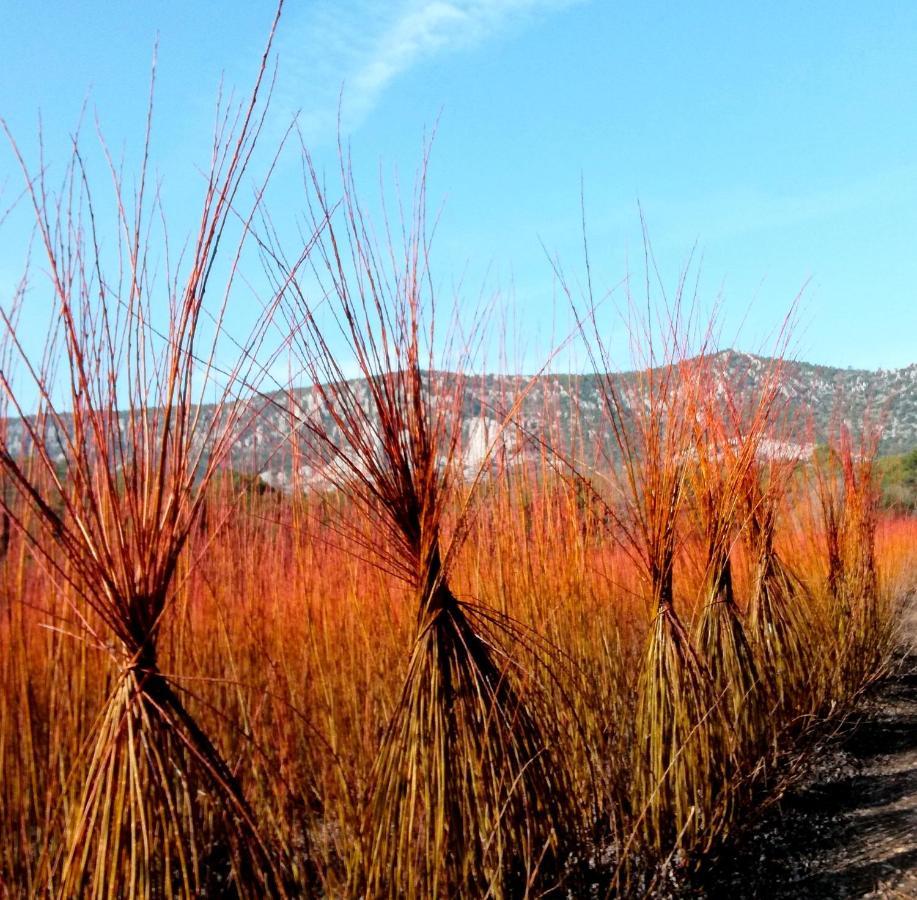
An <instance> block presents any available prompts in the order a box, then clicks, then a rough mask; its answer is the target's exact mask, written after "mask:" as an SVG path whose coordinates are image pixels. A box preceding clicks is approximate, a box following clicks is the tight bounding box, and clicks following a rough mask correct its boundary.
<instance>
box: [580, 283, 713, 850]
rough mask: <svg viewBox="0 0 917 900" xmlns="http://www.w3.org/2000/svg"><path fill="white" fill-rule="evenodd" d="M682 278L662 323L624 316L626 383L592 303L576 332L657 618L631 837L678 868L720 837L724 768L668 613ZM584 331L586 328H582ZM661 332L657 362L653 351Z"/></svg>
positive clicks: (627, 528)
mask: <svg viewBox="0 0 917 900" xmlns="http://www.w3.org/2000/svg"><path fill="white" fill-rule="evenodd" d="M683 287H684V281H682V283H681V284H680V285H679V290H678V294H677V297H676V299H675V302H674V304H673V305H672V306H666V307H665V308H664V309H663V311H662V314H661V320H660V321H659V322H658V323H654V322H653V321H651V320H646V321H645V322H644V326H643V330H641V329H640V327H639V326H638V325H635V324H634V323H635V322H639V318H632V319H631V321H630V323H629V325H630V336H631V343H632V353H633V355H634V358H635V360H636V361H639V362H641V363H644V364H645V366H644V368H643V370H642V371H641V372H640V374H638V375H635V376H633V378H634V381H633V383H631V384H629V385H627V384H626V383H625V382H622V381H619V380H618V377H617V376H613V375H611V374H608V373H610V372H612V371H613V370H612V366H611V364H610V359H609V356H608V353H607V351H606V349H605V345H604V344H603V342H602V338H601V336H600V333H599V328H598V325H597V321H596V317H595V306H594V304H593V303H592V302H591V300H590V306H589V309H588V317H584V319H583V320H582V325H583V327H582V331H583V336H584V338H585V339H586V342H587V346H588V348H589V353H590V358H591V361H592V364H593V367H594V368H595V370H596V372H597V373H603V374H599V375H598V381H599V386H600V390H601V393H600V396H601V400H602V411H603V415H604V421H605V423H606V424H607V429H608V441H607V444H608V446H609V447H610V449H609V450H606V451H605V452H606V453H607V456H606V467H607V468H608V469H611V470H612V471H613V472H614V473H615V474H614V477H613V487H614V489H615V496H614V498H613V499H612V500H610V501H606V514H607V516H608V517H609V519H610V520H611V521H613V522H614V524H615V526H616V532H617V536H618V539H619V540H620V541H621V543H622V546H623V548H624V549H625V550H626V552H627V553H628V555H629V557H630V558H631V560H632V561H633V563H634V564H635V566H636V567H637V569H638V571H639V572H640V574H641V578H642V580H643V582H644V584H645V586H646V597H647V600H648V601H649V602H650V603H651V604H652V609H654V610H655V617H654V619H653V624H652V628H651V632H650V635H649V640H648V643H647V647H646V651H645V654H644V659H643V664H642V667H641V669H640V674H639V677H638V684H637V700H636V713H635V725H634V728H635V743H634V755H633V763H632V770H633V790H632V796H633V809H632V810H631V815H632V823H633V824H632V826H631V828H632V834H633V835H634V836H635V837H637V838H638V839H639V842H640V844H641V845H642V847H643V849H644V851H645V852H647V853H648V854H650V856H651V857H653V858H654V859H656V860H657V861H660V862H661V861H664V860H666V859H667V858H669V857H671V856H672V854H676V853H677V854H679V856H680V857H681V859H682V860H683V861H687V860H688V859H689V858H690V857H691V855H692V854H694V853H695V852H696V851H698V850H701V849H702V848H704V847H707V846H709V845H710V844H711V843H712V842H713V841H714V840H715V839H716V836H717V834H718V828H719V826H720V824H721V821H722V814H723V811H724V807H723V803H722V799H721V798H722V793H723V785H724V781H725V770H724V760H723V758H722V753H720V752H719V751H718V746H717V744H718V736H719V735H720V734H721V733H722V728H723V723H722V722H721V721H720V719H719V717H720V716H721V712H720V708H719V706H718V704H717V702H716V698H715V697H714V695H713V691H712V685H711V682H710V678H709V674H708V673H707V671H706V667H705V665H704V663H703V662H702V660H701V659H700V658H699V657H698V655H697V653H696V652H695V649H694V647H693V645H692V642H691V638H690V635H689V634H688V632H687V630H686V629H685V627H684V625H683V624H682V622H681V620H680V618H679V616H678V614H677V612H676V609H675V593H674V567H675V560H676V556H677V554H678V550H679V542H680V539H679V534H680V521H681V518H682V515H683V512H684V509H683V508H684V501H685V496H686V492H687V487H688V464H689V459H690V454H691V442H692V434H691V419H690V412H691V404H690V397H689V390H688V386H689V385H690V383H691V381H690V379H691V377H692V375H691V366H690V365H689V364H688V352H687V346H686V339H687V334H686V333H685V328H686V326H685V324H684V322H683V321H682V311H681V300H682V290H683ZM589 329H591V330H589ZM657 330H658V332H660V333H661V334H662V335H663V340H662V346H661V360H660V359H657V352H658V349H659V348H657V347H656V346H655V344H656V343H658V341H659V338H658V337H656V336H655V334H654V332H655V331H657Z"/></svg>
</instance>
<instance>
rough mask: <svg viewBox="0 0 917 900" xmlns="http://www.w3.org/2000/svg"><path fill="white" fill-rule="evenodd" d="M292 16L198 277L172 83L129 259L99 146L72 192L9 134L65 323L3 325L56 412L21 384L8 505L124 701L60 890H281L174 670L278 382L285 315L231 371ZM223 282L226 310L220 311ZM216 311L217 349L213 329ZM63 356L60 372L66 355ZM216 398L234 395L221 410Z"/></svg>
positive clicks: (45, 871) (68, 838) (61, 859)
mask: <svg viewBox="0 0 917 900" xmlns="http://www.w3.org/2000/svg"><path fill="white" fill-rule="evenodd" d="M279 15H280V8H279V7H278V10H277V16H278V17H279ZM276 25H277V19H276V18H275V20H274V24H273V27H272V29H271V33H270V37H269V39H268V43H267V47H266V49H265V53H264V56H263V58H262V60H261V65H260V68H259V71H258V75H257V78H256V80H255V85H254V88H253V90H252V92H251V94H250V96H249V97H248V99H247V100H245V101H244V102H242V103H239V104H238V105H235V104H224V103H222V102H221V103H220V104H219V105H218V110H217V122H216V128H215V131H214V136H213V145H212V148H211V160H210V171H209V173H208V174H207V175H206V178H205V191H204V197H203V204H202V209H201V216H200V222H199V225H198V228H197V231H196V233H195V234H194V235H193V238H192V240H191V242H190V245H189V246H188V248H187V249H185V250H184V251H183V252H182V254H181V256H180V259H179V260H178V261H177V265H174V266H173V265H172V263H173V260H172V258H171V257H170V246H169V239H168V235H167V234H166V233H165V231H163V233H162V234H159V233H158V232H157V230H156V223H157V221H159V220H160V217H161V216H162V217H163V221H164V214H163V212H162V209H161V207H160V202H159V192H158V187H157V186H155V185H153V184H152V183H151V179H150V177H149V173H148V159H149V155H150V134H151V125H152V109H153V103H152V94H153V91H152V89H151V94H150V106H149V110H148V115H147V129H146V139H145V143H144V149H143V162H142V164H141V167H140V170H139V173H138V176H137V180H136V186H135V188H134V190H133V192H132V193H131V192H129V191H127V190H125V188H124V186H123V176H122V173H121V171H120V170H119V169H118V168H117V167H116V166H115V164H114V163H113V162H112V161H111V159H110V157H108V154H107V150H106V152H105V155H106V158H107V159H108V160H109V165H110V171H111V179H112V182H113V185H114V205H115V211H116V214H115V219H114V226H115V228H114V232H113V234H115V235H117V244H116V248H115V249H114V250H112V249H110V248H103V246H102V243H101V237H100V236H99V235H100V232H99V231H98V230H97V229H98V228H99V225H100V223H101V221H102V213H101V209H100V206H99V201H98V196H97V194H98V192H97V191H93V190H92V189H91V178H90V174H89V169H88V167H87V165H86V164H85V163H84V156H83V152H82V150H81V148H80V145H79V142H78V139H74V142H73V147H72V154H71V157H70V161H69V165H68V167H67V169H66V174H65V177H64V178H63V181H62V184H61V187H60V189H59V190H58V191H57V192H56V193H55V192H54V191H53V189H52V187H51V185H50V184H49V176H48V171H49V169H48V167H47V166H46V164H45V160H44V159H43V158H42V159H41V160H40V161H39V163H40V165H39V173H38V175H35V176H33V175H32V174H31V173H30V171H29V168H28V166H27V163H26V161H25V160H24V158H23V156H22V155H21V154H20V152H19V149H18V147H17V145H16V143H15V142H14V141H13V140H12V138H10V141H11V146H12V148H13V152H14V154H15V155H16V157H17V159H18V161H19V164H20V166H21V169H22V172H23V175H24V178H25V181H26V196H27V198H28V200H29V201H30V202H31V205H32V208H33V210H34V216H35V223H36V232H37V237H38V243H39V245H40V247H41V248H42V250H43V252H44V257H45V264H46V268H47V272H48V277H49V280H50V285H51V289H52V295H53V300H54V312H53V316H52V329H51V333H50V336H49V338H48V344H47V348H46V350H45V354H44V356H43V358H42V359H41V360H39V361H35V360H34V359H33V357H32V356H31V355H30V354H29V352H28V351H27V349H26V344H25V341H24V340H22V341H21V340H20V332H19V329H18V328H17V324H16V322H15V321H14V319H13V317H12V316H11V315H10V314H9V313H8V312H3V313H2V317H3V323H4V325H5V328H6V340H7V341H8V346H9V347H10V348H12V352H13V353H14V355H15V357H16V360H15V361H16V363H17V365H18V366H19V368H20V369H21V370H22V372H23V374H24V376H25V380H26V382H27V383H28V384H29V385H30V387H29V391H31V392H33V393H35V394H36V395H37V397H38V405H39V409H38V414H37V415H27V412H28V410H27V409H26V405H25V404H26V401H24V400H22V399H21V398H22V397H23V396H24V395H23V393H22V392H21V390H20V389H19V388H18V387H17V386H16V384H15V383H14V382H15V379H14V378H13V376H12V374H11V371H10V369H9V368H7V367H5V368H4V369H3V370H2V371H0V384H2V388H3V390H4V392H5V394H6V397H7V399H8V402H9V405H10V407H11V409H12V410H13V411H15V413H16V415H18V416H19V418H20V422H21V424H22V428H23V429H24V438H23V440H22V442H21V444H20V443H19V442H16V443H15V444H13V443H11V439H10V432H9V431H4V432H3V433H0V471H2V473H3V476H4V478H5V479H6V481H7V483H8V485H9V490H8V491H7V490H4V491H3V492H2V494H0V497H2V499H0V503H2V505H3V509H4V512H5V514H6V515H7V516H9V517H10V519H11V520H12V521H13V522H14V524H15V525H16V526H17V527H18V528H19V530H20V532H21V533H22V535H23V537H24V538H25V540H26V541H27V542H28V543H29V545H30V548H31V551H32V553H33V554H34V556H35V557H36V559H37V560H38V562H39V563H40V564H41V565H42V566H43V568H44V569H45V570H46V571H47V572H48V573H49V574H50V575H51V577H52V578H53V580H54V581H55V583H56V584H57V586H58V597H59V602H60V604H61V606H62V607H64V609H63V611H62V617H63V618H64V619H69V620H70V622H72V623H73V627H74V628H76V629H77V634H78V637H80V638H81V639H82V640H84V641H85V642H86V644H87V646H88V647H90V648H96V649H97V651H101V652H106V653H107V654H108V655H109V656H110V659H111V667H110V673H111V676H110V677H111V681H110V689H109V690H108V698H107V701H106V702H105V706H104V709H102V710H101V712H100V713H99V715H98V718H97V721H96V723H95V725H94V727H93V729H92V732H91V735H90V737H89V739H88V741H87V743H86V744H85V746H84V749H83V751H82V753H81V754H80V756H79V757H78V759H77V760H76V763H75V766H74V769H73V771H72V773H71V776H70V780H69V783H70V785H79V787H78V788H68V790H75V791H76V792H77V797H78V800H77V802H76V803H75V804H74V803H68V804H66V805H65V804H64V798H60V799H59V801H58V805H57V807H56V809H57V810H58V811H57V812H52V813H51V815H52V816H53V817H55V818H56V819H58V820H61V821H58V822H56V823H52V827H50V829H49V837H48V838H47V839H46V840H45V844H44V848H43V851H42V861H41V864H40V868H39V871H40V875H39V882H40V887H39V890H40V892H42V893H47V894H50V895H54V896H60V897H74V896H86V897H114V896H124V897H126V896H130V897H171V896H182V897H192V896H200V895H202V894H203V893H206V892H208V891H209V892H211V893H213V892H214V891H220V892H221V895H223V896H225V895H249V896H263V895H265V894H275V893H280V892H282V885H281V881H280V878H279V873H278V869H277V866H276V864H275V862H274V860H273V859H272V857H271V854H270V853H269V852H268V850H267V849H266V847H265V844H264V842H263V841H262V838H261V836H260V834H259V829H258V827H257V824H256V822H255V817H254V814H253V812H252V810H251V809H250V807H249V805H248V803H247V802H246V799H245V797H244V795H243V792H242V787H241V785H240V784H239V782H238V780H237V778H236V775H235V773H234V772H233V770H232V769H231V767H230V766H229V764H228V763H227V761H226V760H225V759H224V758H223V757H222V756H221V754H220V751H219V749H218V748H217V747H216V746H215V745H214V744H213V742H212V741H211V740H210V738H209V737H208V735H207V734H206V733H205V731H204V730H203V729H202V727H201V726H200V725H199V723H198V721H197V720H196V719H195V717H194V715H193V714H192V712H191V711H190V710H189V708H188V707H187V706H186V705H185V701H184V699H183V697H182V694H181V693H180V692H179V690H178V689H177V688H176V686H175V685H174V683H173V681H172V679H171V678H170V677H167V676H166V675H165V674H164V672H163V669H162V663H161V660H160V645H161V643H162V640H161V639H162V635H163V632H164V629H165V628H166V627H167V623H168V620H169V612H170V606H171V603H170V601H171V599H172V597H173V596H174V593H175V590H176V589H177V584H176V582H177V580H178V579H179V577H180V573H181V571H182V570H183V568H182V567H183V564H182V563H181V560H182V559H183V554H184V551H185V548H186V544H187V541H188V537H189V533H190V532H191V531H192V529H193V528H194V526H195V523H196V522H197V521H198V519H199V516H200V512H201V505H202V502H203V498H204V495H205V492H206V490H207V487H208V485H209V484H210V482H211V480H212V478H213V477H214V474H215V473H216V472H217V470H218V468H219V466H220V465H221V462H222V461H223V460H224V459H225V458H226V457H227V454H228V452H229V449H230V447H231V446H232V445H233V443H234V441H235V440H236V439H237V437H238V435H239V433H240V431H241V429H242V428H243V427H244V425H245V422H246V421H247V419H248V417H249V416H250V415H252V414H253V407H252V406H251V405H250V404H248V403H246V402H244V401H243V400H242V399H240V398H239V397H238V396H237V393H236V391H237V390H238V386H239V385H241V384H248V383H252V382H254V381H255V380H256V379H257V375H258V371H259V369H258V367H255V366H254V364H253V363H251V362H250V361H251V360H252V359H253V358H254V355H255V354H256V353H257V352H258V351H259V350H260V349H261V348H262V346H263V344H264V340H265V336H266V329H267V327H268V323H269V320H270V315H271V308H270V307H271V304H267V305H266V308H265V310H264V315H263V316H261V317H259V318H258V320H257V322H256V323H255V325H254V326H253V329H252V331H251V333H250V335H249V337H248V338H247V340H246V341H245V344H244V348H245V352H244V353H243V354H242V355H241V357H240V361H239V362H238V363H237V364H236V365H235V366H234V367H233V369H232V370H231V371H229V372H223V373H222V375H223V376H224V378H225V380H224V381H223V383H222V384H220V383H219V382H218V380H217V379H216V377H215V375H214V368H213V365H214V360H215V356H216V353H217V350H218V344H219V337H220V335H221V332H222V329H223V320H224V314H225V310H226V306H227V301H228V297H229V293H230V290H231V288H232V285H233V283H234V276H235V272H236V268H237V265H238V263H239V259H240V255H241V253H242V249H243V246H244V244H245V242H246V237H247V235H248V232H249V223H250V221H251V214H250V215H249V216H248V217H246V216H245V215H244V214H243V215H241V216H240V214H239V212H238V210H237V209H236V208H235V206H234V205H235V203H236V201H237V195H238V192H239V189H240V186H241V184H242V179H243V175H244V173H245V171H246V168H247V166H248V163H249V161H250V159H251V156H252V152H253V149H254V146H255V142H256V139H257V137H258V134H259V132H260V130H261V127H262V124H263V116H264V112H265V109H266V105H265V104H264V103H263V102H262V99H261V98H262V95H263V94H264V93H265V92H266V91H267V90H268V89H269V84H268V82H267V79H266V77H265V76H266V72H267V64H268V55H269V52H270V47H271V42H272V40H273V35H274V29H275V28H276ZM7 134H8V136H9V132H7ZM103 149H104V144H103ZM262 192H263V186H261V187H259V188H258V189H257V190H256V200H255V202H254V207H255V208H257V205H258V203H259V202H260V197H261V194H262ZM237 217H238V221H239V228H238V235H239V236H238V239H237V243H236V245H235V249H234V250H232V251H230V252H228V253H227V254H226V255H225V256H224V255H223V254H221V253H219V251H220V248H221V245H223V244H225V243H226V242H228V241H231V240H236V238H232V237H230V233H229V231H228V230H227V224H228V222H229V221H230V220H231V219H233V220H235V219H236V218H237ZM230 246H232V245H230ZM218 258H222V260H223V262H222V263H221V264H223V265H225V267H226V270H227V272H228V274H227V277H226V281H225V284H224V286H223V288H220V287H215V286H214V285H213V284H212V282H213V281H214V274H213V273H214V268H215V265H216V264H217V260H218ZM160 259H161V260H163V261H164V272H162V271H160ZM180 272H184V273H185V274H184V275H180V274H179V273H180ZM221 290H222V296H221V294H220V291H221ZM214 291H216V302H215V303H208V300H209V298H210V295H211V294H212V293H214ZM26 302H28V303H32V302H33V301H32V299H31V297H29V298H28V299H27V301H26ZM163 314H164V315H163ZM163 317H165V318H166V320H167V322H166V324H165V325H164V326H160V325H159V324H158V323H159V322H160V321H161V320H162V318H163ZM208 319H209V320H210V322H209V327H210V328H211V330H212V332H211V333H212V336H211V337H209V338H207V337H203V336H202V334H201V332H202V328H201V323H202V320H205V321H206V320H208ZM58 357H59V358H60V360H61V362H60V366H61V370H62V371H61V373H60V375H61V377H59V378H58V377H57V374H58V373H56V372H55V370H54V366H52V364H51V361H52V360H54V359H56V358H58ZM205 398H207V399H211V398H213V400H212V402H213V405H212V406H210V407H209V408H208V407H205V406H203V405H202V404H203V401H204V399H205ZM65 808H66V809H68V810H69V812H63V811H62V810H64V809H65ZM208 847H209V848H213V847H216V851H213V850H212V849H211V850H210V851H207V848H208ZM205 852H209V858H208V859H205V858H204V854H205ZM214 852H216V856H214Z"/></svg>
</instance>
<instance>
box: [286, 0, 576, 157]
mask: <svg viewBox="0 0 917 900" xmlns="http://www.w3.org/2000/svg"><path fill="white" fill-rule="evenodd" d="M578 2H582V0H400V2H398V0H396V2H394V3H390V4H386V3H380V2H378V0H355V2H350V3H342V2H334V0H317V2H313V3H310V4H309V7H308V9H307V10H305V11H303V12H302V13H301V14H300V17H299V18H295V17H291V19H288V20H287V22H286V24H285V26H284V28H285V31H284V33H283V37H282V39H281V43H280V47H279V51H280V66H281V88H280V96H279V98H278V99H279V100H280V101H281V106H282V107H283V110H282V111H283V112H284V113H285V114H288V113H290V112H294V111H299V113H300V124H301V127H302V128H303V131H304V133H305V135H306V138H307V140H322V139H327V138H329V137H333V136H334V134H335V130H336V127H337V125H336V122H337V113H338V100H339V97H340V94H341V90H342V88H343V106H342V114H343V125H344V129H345V131H352V130H354V129H356V128H357V127H359V125H360V123H361V122H362V121H363V119H364V118H365V117H366V116H367V115H368V114H369V113H370V112H371V111H372V109H373V108H374V107H375V105H376V104H377V103H378V101H379V99H380V97H381V96H382V95H383V93H384V92H385V91H386V90H387V89H389V88H391V87H392V86H393V85H394V83H395V82H396V80H397V79H398V78H399V76H401V75H403V74H405V73H406V72H408V71H409V70H410V69H411V68H413V67H414V66H416V65H418V64H420V63H423V62H426V61H428V60H430V59H432V58H434V57H436V56H438V55H441V54H444V53H452V52H458V51H462V50H468V49H471V48H473V47H477V46H479V45H481V44H483V43H484V42H486V41H488V40H490V39H493V38H495V37H497V36H499V35H501V34H505V33H506V32H507V31H509V30H510V29H514V28H518V27H523V26H524V25H525V24H526V23H528V22H531V21H533V20H537V19H539V18H541V17H543V16H546V15H549V14H551V13H554V12H559V11H561V10H563V9H565V8H567V7H570V6H572V5H574V4H575V3H578Z"/></svg>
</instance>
